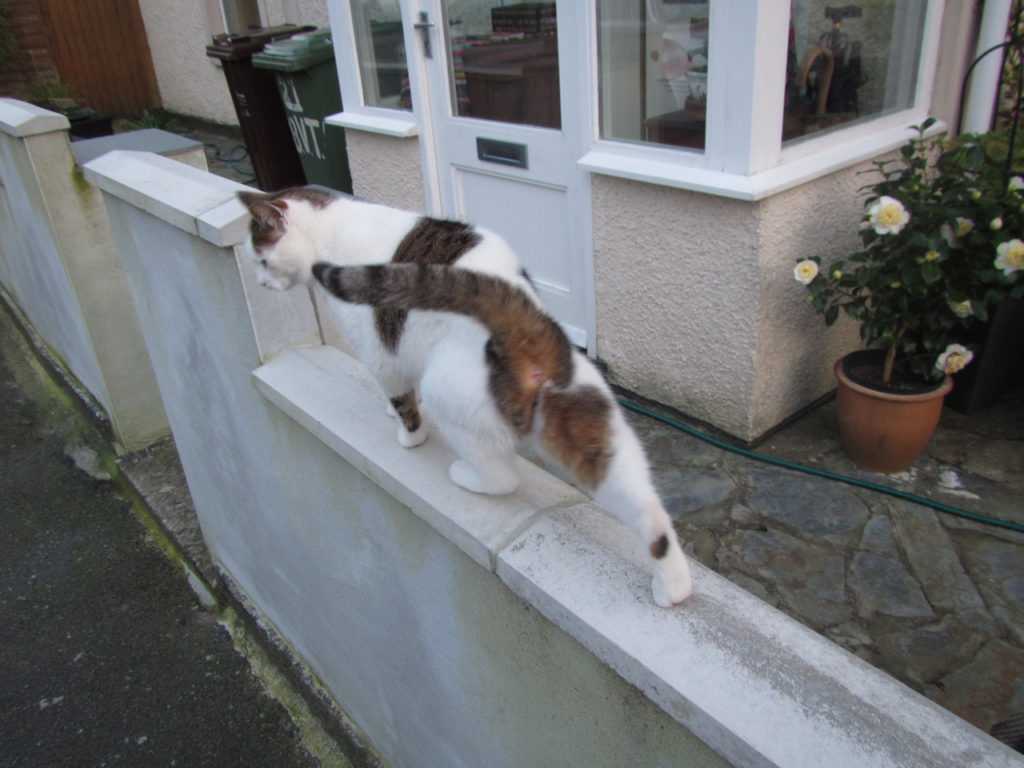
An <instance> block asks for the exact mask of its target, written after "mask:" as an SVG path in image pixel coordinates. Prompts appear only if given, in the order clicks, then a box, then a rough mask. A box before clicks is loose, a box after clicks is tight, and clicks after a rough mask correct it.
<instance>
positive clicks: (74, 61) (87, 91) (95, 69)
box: [38, 0, 160, 117]
mask: <svg viewBox="0 0 1024 768" xmlns="http://www.w3.org/2000/svg"><path fill="white" fill-rule="evenodd" d="M38 3H39V11H40V16H41V17H42V22H43V26H44V27H45V28H46V36H47V39H48V43H49V48H50V55H51V56H52V58H53V63H54V67H55V68H56V69H57V72H58V73H59V75H60V79H61V82H63V83H64V84H65V85H66V86H67V87H68V89H69V90H70V91H71V94H72V95H73V96H75V97H78V98H81V99H84V100H85V102H86V103H87V104H88V106H90V107H92V108H93V109H95V110H96V112H98V113H99V114H100V115H104V116H113V117H119V116H139V115H141V114H142V113H143V112H145V111H146V110H147V109H152V108H153V107H157V106H160V94H159V91H158V90H157V85H156V74H155V73H154V71H153V60H152V58H151V56H150V53H149V43H148V42H147V40H146V30H145V28H144V27H143V25H142V14H141V12H140V11H139V4H138V0H89V2H82V0H38Z"/></svg>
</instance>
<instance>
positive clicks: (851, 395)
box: [834, 350, 953, 473]
mask: <svg viewBox="0 0 1024 768" xmlns="http://www.w3.org/2000/svg"><path fill="white" fill-rule="evenodd" d="M874 354H875V350H862V351H859V352H853V353H851V354H849V355H847V356H846V357H844V358H842V359H840V360H838V361H836V364H835V368H834V371H835V375H836V380H837V381H838V387H837V389H836V412H837V415H838V418H839V438H840V440H841V442H842V444H843V450H844V451H845V452H846V455H847V456H848V457H849V458H850V460H851V461H852V462H853V463H854V464H856V465H857V466H858V467H861V468H862V469H867V470H870V471H872V472H885V473H894V472H902V471H903V470H905V469H907V468H908V467H909V466H910V465H911V464H913V463H914V459H916V458H917V457H918V455H919V454H920V453H921V451H923V450H924V447H925V446H926V445H927V444H928V441H929V440H931V437H932V434H933V433H934V432H935V427H936V426H938V423H939V416H941V415H942V401H943V399H944V398H945V397H946V393H948V392H949V391H950V390H951V389H952V388H953V381H952V379H950V377H949V376H947V377H946V378H945V380H944V381H943V382H942V383H941V384H936V385H935V387H934V388H922V389H919V390H911V391H909V392H906V393H904V392H898V391H892V390H887V391H883V390H880V389H876V388H874V387H871V386H869V385H867V384H865V383H864V382H862V381H856V380H854V379H853V378H851V377H850V374H849V372H850V370H851V363H852V364H856V363H858V362H863V361H865V359H868V360H870V359H871V357H872V356H873V355H874Z"/></svg>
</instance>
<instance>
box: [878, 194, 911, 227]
mask: <svg viewBox="0 0 1024 768" xmlns="http://www.w3.org/2000/svg"><path fill="white" fill-rule="evenodd" d="M868 221H869V222H870V223H871V226H872V227H874V229H875V234H878V235H895V234H898V233H899V231H900V230H901V229H903V227H905V226H906V225H907V222H908V221H910V214H909V213H908V212H907V209H906V208H904V207H903V203H901V202H900V201H899V200H897V199H896V198H895V197H889V196H887V195H883V196H882V197H880V198H878V200H876V201H875V202H874V204H873V205H872V206H871V207H870V208H868Z"/></svg>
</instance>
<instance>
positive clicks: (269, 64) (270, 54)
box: [252, 29, 334, 72]
mask: <svg viewBox="0 0 1024 768" xmlns="http://www.w3.org/2000/svg"><path fill="white" fill-rule="evenodd" d="M333 58H334V42H333V41H332V40H331V30H329V29H318V30H315V31H313V32H303V33H302V34H299V35H294V36H293V37H289V38H288V39H286V40H278V41H276V42H273V43H269V44H267V45H266V46H265V47H264V48H263V51H262V52H260V53H257V54H256V55H255V56H253V57H252V65H253V66H254V67H262V68H263V69H276V70H278V71H280V72H295V71H297V70H300V69H308V68H309V67H312V66H313V65H315V64H319V63H320V62H322V61H328V60H330V59H333Z"/></svg>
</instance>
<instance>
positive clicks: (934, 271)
mask: <svg viewBox="0 0 1024 768" xmlns="http://www.w3.org/2000/svg"><path fill="white" fill-rule="evenodd" d="M921 277H923V278H924V281H925V283H927V284H928V285H931V284H932V283H935V282H937V281H938V280H940V279H942V269H941V268H940V267H939V265H938V263H936V262H934V261H926V262H925V263H924V264H922V265H921Z"/></svg>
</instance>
